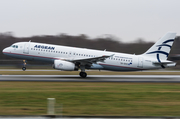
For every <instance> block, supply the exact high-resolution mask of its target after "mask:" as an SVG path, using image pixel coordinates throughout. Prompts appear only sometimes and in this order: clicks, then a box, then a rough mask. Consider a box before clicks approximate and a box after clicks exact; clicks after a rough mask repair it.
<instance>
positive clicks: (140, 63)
mask: <svg viewBox="0 0 180 119" xmlns="http://www.w3.org/2000/svg"><path fill="white" fill-rule="evenodd" d="M138 67H140V68H143V58H142V57H139V58H138Z"/></svg>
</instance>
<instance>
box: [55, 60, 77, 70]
mask: <svg viewBox="0 0 180 119" xmlns="http://www.w3.org/2000/svg"><path fill="white" fill-rule="evenodd" d="M53 68H54V69H58V70H64V71H75V70H78V68H77V67H76V66H75V64H74V63H72V62H68V61H63V60H54V65H53Z"/></svg>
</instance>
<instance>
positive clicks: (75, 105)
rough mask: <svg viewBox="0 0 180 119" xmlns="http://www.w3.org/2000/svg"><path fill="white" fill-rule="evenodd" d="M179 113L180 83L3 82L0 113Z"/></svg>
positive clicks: (176, 114)
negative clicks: (52, 109) (52, 102)
mask: <svg viewBox="0 0 180 119" xmlns="http://www.w3.org/2000/svg"><path fill="white" fill-rule="evenodd" d="M47 98H56V112H57V113H56V114H60V106H61V105H63V115H81V116H85V115H96V116H98V115H100V116H107V115H108V116H112V115H113V116H180V113H179V111H180V101H179V100H180V83H90V82H89V83H86V82H77V83H75V82H73V83H71V82H0V115H45V114H46V113H47Z"/></svg>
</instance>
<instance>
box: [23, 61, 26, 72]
mask: <svg viewBox="0 0 180 119" xmlns="http://www.w3.org/2000/svg"><path fill="white" fill-rule="evenodd" d="M22 70H23V71H26V60H23V67H22Z"/></svg>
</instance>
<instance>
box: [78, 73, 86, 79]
mask: <svg viewBox="0 0 180 119" xmlns="http://www.w3.org/2000/svg"><path fill="white" fill-rule="evenodd" d="M79 75H80V76H81V77H82V78H86V76H87V73H86V72H80V73H79Z"/></svg>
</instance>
